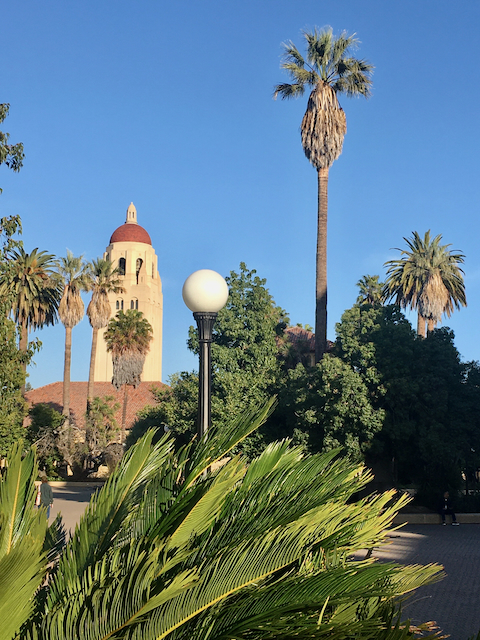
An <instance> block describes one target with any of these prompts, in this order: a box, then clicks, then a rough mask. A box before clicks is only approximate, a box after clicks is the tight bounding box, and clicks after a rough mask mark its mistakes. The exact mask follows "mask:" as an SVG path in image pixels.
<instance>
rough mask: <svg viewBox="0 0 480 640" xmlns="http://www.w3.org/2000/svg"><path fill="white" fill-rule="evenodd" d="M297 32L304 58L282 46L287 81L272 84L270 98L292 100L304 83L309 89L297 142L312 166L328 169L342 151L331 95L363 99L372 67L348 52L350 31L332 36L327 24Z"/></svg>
mask: <svg viewBox="0 0 480 640" xmlns="http://www.w3.org/2000/svg"><path fill="white" fill-rule="evenodd" d="M303 35H304V38H305V41H306V48H307V56H306V60H305V59H304V58H303V56H302V55H301V54H300V52H299V51H298V49H297V48H296V46H295V45H294V44H293V42H287V43H284V45H283V46H284V49H285V54H284V59H283V62H282V64H281V68H282V69H284V70H285V71H286V72H287V73H288V75H289V76H290V77H291V79H292V81H293V82H292V83H290V84H288V83H281V84H278V85H276V87H275V91H274V97H275V98H277V97H278V96H280V97H281V98H282V99H288V98H297V97H298V96H302V95H303V94H304V93H305V90H306V88H307V87H308V88H309V89H311V93H310V97H309V100H308V106H307V111H306V112H305V115H304V117H303V120H302V126H301V133H302V145H303V150H304V152H305V155H306V156H307V158H308V159H309V160H310V162H311V163H312V164H313V166H314V167H315V168H316V169H317V170H318V169H323V168H328V167H331V165H332V164H333V162H334V161H335V160H336V159H337V158H338V156H339V155H340V153H341V152H342V146H343V137H344V135H345V133H346V131H347V122H346V118H345V113H344V111H343V109H342V108H341V107H340V104H339V102H338V99H337V94H345V95H347V96H357V95H362V96H365V97H366V98H368V97H369V96H370V88H371V85H372V80H371V74H372V71H373V66H372V65H371V64H369V63H368V62H366V61H365V60H358V59H357V58H355V57H353V56H352V55H351V51H352V50H353V49H355V48H356V47H357V46H358V42H359V41H358V39H357V38H355V34H353V35H351V36H349V35H347V33H346V32H343V33H342V34H341V35H339V36H338V37H334V35H333V31H332V28H331V27H327V28H324V29H321V30H318V29H317V28H315V29H314V30H313V32H308V31H304V32H303Z"/></svg>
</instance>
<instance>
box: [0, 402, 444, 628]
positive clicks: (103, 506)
mask: <svg viewBox="0 0 480 640" xmlns="http://www.w3.org/2000/svg"><path fill="white" fill-rule="evenodd" d="M269 409H270V407H269V405H267V406H266V407H263V408H262V409H261V412H260V414H259V415H258V416H257V417H256V418H254V419H253V420H252V419H245V418H243V419H238V418H233V419H232V420H230V422H229V423H227V424H223V425H221V427H220V428H217V429H215V428H213V429H212V430H211V432H210V434H209V435H210V438H209V440H208V441H207V442H206V443H204V444H203V445H202V446H197V447H192V446H191V445H190V446H187V447H186V448H185V447H184V448H182V449H181V450H180V451H179V452H178V453H177V452H175V450H174V447H173V441H172V439H171V437H168V436H164V437H162V438H161V439H160V441H159V442H158V443H157V444H156V445H153V446H152V444H151V443H152V437H153V432H149V433H148V434H146V435H145V436H144V438H143V439H142V440H140V441H139V442H138V443H137V444H136V445H135V446H134V447H133V448H132V449H130V451H129V452H128V453H127V454H126V455H125V456H124V458H123V459H122V461H121V463H120V465H119V467H118V468H117V470H116V471H115V472H114V473H113V475H112V477H111V478H110V479H109V481H108V482H107V483H106V485H105V486H104V487H103V488H102V489H101V490H100V491H99V492H97V493H96V494H95V495H94V497H93V498H92V500H91V502H90V504H89V506H88V508H87V509H86V511H85V513H84V515H83V517H82V519H81V521H80V524H79V526H78V527H77V528H76V530H75V533H74V535H73V537H72V538H71V540H70V541H69V542H68V544H67V545H66V547H65V548H64V549H63V551H61V552H60V554H59V555H58V556H57V558H56V562H55V567H54V570H53V571H52V572H51V574H50V575H49V577H48V579H46V576H45V574H46V572H47V567H48V558H47V556H46V554H45V552H44V549H46V550H50V559H51V558H52V555H53V554H52V547H53V549H55V548H56V549H57V550H58V544H56V545H55V544H53V542H54V541H55V540H58V537H59V536H58V529H59V527H58V523H56V526H54V528H53V533H55V534H56V536H55V535H54V536H51V535H49V537H48V539H47V540H46V532H45V530H46V519H45V513H44V511H43V510H40V511H35V510H34V507H33V498H34V494H35V488H34V485H33V477H34V474H35V472H36V471H35V468H34V457H33V454H32V453H31V452H30V453H29V454H28V456H27V457H26V458H25V459H24V460H22V459H21V456H20V452H19V451H17V452H15V454H14V455H13V456H12V458H11V461H10V465H9V468H8V471H7V476H6V479H5V481H4V482H2V483H1V485H0V487H1V488H0V514H1V516H2V517H1V518H0V571H1V572H2V579H3V580H2V582H3V583H5V584H6V585H8V587H9V588H8V589H3V590H0V613H2V614H4V615H3V617H2V620H4V622H3V627H2V633H3V637H4V638H5V640H10V639H11V638H15V637H22V638H24V639H25V640H33V638H35V640H46V639H47V638H48V640H57V639H60V638H61V639H62V640H69V639H72V640H73V639H74V638H75V639H77V638H81V637H89V638H94V637H95V638H103V639H105V640H106V638H112V639H114V638H115V639H117V640H120V639H122V638H142V640H150V639H152V640H153V639H157V638H176V639H178V640H182V639H184V638H185V639H186V638H188V639H189V640H191V639H194V640H206V639H207V638H240V637H245V638H246V637H248V638H250V639H251V640H267V639H268V638H283V639H286V638H292V637H308V638H312V639H316V638H318V639H319V638H324V637H326V636H328V637H331V638H335V637H338V638H352V637H356V638H370V639H372V640H376V639H378V640H381V639H382V638H386V637H387V636H388V638H389V639H390V640H397V639H398V640H400V639H404V638H406V637H408V636H409V634H412V633H414V632H415V631H422V630H423V631H424V632H425V636H423V637H430V638H438V637H439V636H438V634H435V633H434V632H432V634H430V635H429V634H428V630H429V628H430V629H431V628H432V626H433V625H431V624H430V625H421V626H420V628H411V627H410V624H409V622H408V621H407V622H405V623H404V624H400V621H399V620H398V621H397V620H396V617H397V613H398V607H399V598H400V597H401V596H404V595H407V594H409V593H411V592H412V591H413V590H414V589H416V588H417V587H420V586H422V585H425V584H427V583H429V582H431V581H432V580H434V579H435V578H436V577H438V576H439V575H440V567H438V566H436V565H429V566H427V567H419V566H418V565H414V566H404V565H395V564H392V563H385V562H377V561H375V560H374V559H373V558H371V559H370V560H368V561H365V560H363V559H354V558H355V557H357V558H358V557H359V553H361V550H364V549H365V548H371V547H373V546H378V545H380V544H382V543H383V542H384V541H385V540H386V536H387V530H388V527H389V526H390V525H391V522H392V519H393V517H394V514H395V511H396V508H400V507H401V506H403V505H404V504H405V503H406V501H407V500H406V498H405V497H401V498H400V499H399V500H398V501H397V502H396V504H392V499H393V498H394V493H393V492H387V493H385V494H383V495H376V496H370V497H368V498H366V499H363V500H360V501H357V502H355V501H353V500H352V497H353V496H354V495H355V494H356V493H358V492H359V491H360V490H361V489H362V488H363V487H365V485H366V484H367V483H368V481H369V480H370V478H371V476H370V474H369V473H368V472H367V471H366V470H365V469H364V468H363V467H362V466H359V465H354V464H352V463H351V462H349V461H348V460H347V459H342V458H339V457H338V455H337V452H335V451H333V452H330V453H328V454H324V455H315V456H306V455H305V454H304V453H303V452H302V451H301V450H300V449H299V448H298V447H292V446H291V445H290V444H289V443H288V442H280V443H275V444H272V445H271V446H269V447H268V448H267V449H266V450H265V451H264V452H263V453H262V454H261V455H260V456H259V457H257V458H256V459H255V460H254V461H252V462H251V463H250V464H248V463H247V461H246V460H245V459H244V458H242V457H241V456H231V451H232V449H233V448H234V447H235V446H236V445H237V444H238V443H239V442H240V441H241V439H242V438H245V437H246V436H247V434H249V433H251V432H252V430H254V429H255V428H257V427H258V425H259V424H260V423H261V421H262V420H264V419H265V417H266V414H267V412H268V411H269ZM220 460H223V461H224V464H223V465H219V464H218V462H219V461H220ZM212 469H215V470H214V471H212ZM232 523H234V526H232ZM10 532H13V535H10ZM52 541H53V542H52ZM6 611H8V615H6V614H5V612H6Z"/></svg>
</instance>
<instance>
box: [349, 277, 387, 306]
mask: <svg viewBox="0 0 480 640" xmlns="http://www.w3.org/2000/svg"><path fill="white" fill-rule="evenodd" d="M384 286H385V285H384V284H383V282H379V276H368V275H367V276H362V277H361V278H360V280H359V281H358V282H357V287H358V288H359V289H360V293H359V295H358V297H357V301H356V304H371V305H382V304H383V288H384Z"/></svg>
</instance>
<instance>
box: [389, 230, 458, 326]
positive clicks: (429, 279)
mask: <svg viewBox="0 0 480 640" xmlns="http://www.w3.org/2000/svg"><path fill="white" fill-rule="evenodd" d="M404 240H405V242H406V243H407V245H408V249H397V251H400V252H401V254H402V256H401V258H398V259H397V260H389V261H388V262H386V263H385V266H386V267H388V269H387V281H386V284H385V289H384V294H385V297H386V298H387V299H392V300H394V302H395V303H396V304H399V305H400V306H401V307H402V308H407V307H411V308H412V309H416V310H417V312H418V327H417V333H418V334H419V335H421V336H424V335H425V323H426V322H427V321H428V328H429V330H432V329H433V328H434V327H435V325H436V324H437V323H438V322H440V320H441V317H442V314H445V315H446V316H447V317H450V316H451V314H452V312H453V310H454V308H457V309H460V307H461V306H467V299H466V296H465V284H464V281H463V270H462V269H461V268H460V266H459V265H460V264H463V263H464V260H465V256H464V254H463V253H460V252H457V251H455V252H454V251H451V250H450V249H449V247H450V246H451V245H449V244H445V245H442V244H440V242H441V240H442V236H441V235H438V236H435V238H433V239H431V237H430V231H427V232H426V233H425V236H424V238H423V239H422V238H421V237H420V236H419V234H418V233H417V232H416V231H414V232H413V237H412V238H411V239H410V238H404Z"/></svg>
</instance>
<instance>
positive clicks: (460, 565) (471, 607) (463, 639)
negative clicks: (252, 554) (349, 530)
mask: <svg viewBox="0 0 480 640" xmlns="http://www.w3.org/2000/svg"><path fill="white" fill-rule="evenodd" d="M52 488H53V496H54V503H53V507H52V513H51V519H52V518H54V517H55V516H56V514H57V513H58V512H59V511H60V512H61V513H62V516H63V519H64V522H65V525H66V528H67V531H68V530H71V531H72V532H73V531H74V529H75V524H76V523H77V522H78V521H79V519H80V517H81V515H82V513H83V512H84V510H85V507H86V506H87V503H88V501H89V499H90V496H91V494H92V493H93V491H94V490H95V489H96V487H93V486H88V485H76V486H71V485H70V486H61V487H59V486H55V485H54V486H52ZM374 556H375V557H377V558H379V559H380V560H391V561H394V562H401V563H405V564H428V563H438V564H442V565H443V566H444V567H445V572H446V574H447V575H446V577H445V578H444V579H443V580H442V581H440V582H438V583H436V584H433V585H431V586H428V587H423V588H422V589H419V590H418V591H417V592H416V593H415V594H414V595H413V596H412V598H411V599H410V600H409V601H408V602H407V603H405V606H404V609H403V614H404V615H403V617H404V618H407V617H408V618H410V619H411V620H412V622H413V623H420V622H425V621H427V620H435V621H436V622H437V623H438V625H439V626H440V628H441V629H442V630H443V631H444V633H446V634H449V635H450V638H451V640H468V638H470V637H471V636H473V635H476V634H477V633H478V631H480V524H461V525H460V526H459V527H452V526H450V525H448V526H446V527H442V526H441V525H428V524H424V525H406V526H405V527H403V528H402V529H401V530H400V531H395V532H392V534H391V538H390V544H389V545H388V546H386V547H384V548H382V550H377V549H376V550H375V551H374Z"/></svg>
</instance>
